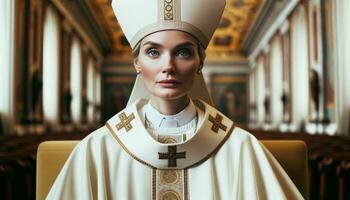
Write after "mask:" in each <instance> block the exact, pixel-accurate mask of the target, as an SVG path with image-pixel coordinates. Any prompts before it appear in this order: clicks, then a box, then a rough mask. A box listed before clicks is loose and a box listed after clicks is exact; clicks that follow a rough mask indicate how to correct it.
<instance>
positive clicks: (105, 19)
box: [89, 0, 264, 58]
mask: <svg viewBox="0 0 350 200" xmlns="http://www.w3.org/2000/svg"><path fill="white" fill-rule="evenodd" d="M89 1H90V5H91V6H92V8H93V10H94V12H95V14H96V17H97V18H98V21H99V23H101V25H102V26H103V28H104V29H105V31H106V33H107V35H108V37H109V38H110V40H111V41H112V42H113V47H114V51H116V52H118V53H120V54H124V55H125V54H129V53H130V47H129V44H128V42H127V40H126V38H125V37H124V35H123V33H122V31H121V29H120V26H119V24H118V22H117V20H116V18H115V15H114V13H113V9H112V7H111V0H89ZM263 1H264V0H227V3H226V4H227V5H226V8H225V11H224V14H223V17H222V20H221V22H220V25H219V28H218V29H217V30H216V32H215V34H214V36H213V39H212V40H211V42H210V44H209V46H208V50H207V56H208V57H209V58H211V57H213V58H220V57H222V58H225V57H231V56H234V55H237V54H239V50H240V45H241V43H242V40H243V39H244V36H245V34H246V33H247V31H248V29H249V27H250V26H251V24H252V23H253V22H254V20H255V17H256V15H257V14H258V11H259V10H260V7H261V6H262V4H263V3H262V2H263Z"/></svg>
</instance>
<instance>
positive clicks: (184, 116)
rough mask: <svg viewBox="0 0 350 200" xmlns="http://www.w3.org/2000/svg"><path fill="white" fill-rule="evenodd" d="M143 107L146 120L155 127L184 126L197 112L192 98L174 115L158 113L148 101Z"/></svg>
mask: <svg viewBox="0 0 350 200" xmlns="http://www.w3.org/2000/svg"><path fill="white" fill-rule="evenodd" d="M144 109H145V117H146V119H147V121H148V122H150V123H151V125H152V126H153V127H156V128H174V127H180V126H184V125H186V124H188V123H189V122H191V121H192V120H193V119H194V118H195V117H196V114H197V111H196V107H195V105H194V104H193V102H192V100H190V102H189V104H188V105H187V106H186V108H184V109H183V110H182V111H180V112H179V113H177V114H175V115H164V114H162V113H160V112H159V111H158V110H157V109H156V108H154V107H153V106H152V105H151V103H150V102H148V103H147V104H146V105H145V107H144Z"/></svg>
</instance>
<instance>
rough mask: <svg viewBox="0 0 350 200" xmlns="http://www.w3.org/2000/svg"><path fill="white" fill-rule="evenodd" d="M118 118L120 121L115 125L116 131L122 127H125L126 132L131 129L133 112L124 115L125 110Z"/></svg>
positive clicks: (133, 117)
mask: <svg viewBox="0 0 350 200" xmlns="http://www.w3.org/2000/svg"><path fill="white" fill-rule="evenodd" d="M119 119H120V122H119V123H118V124H117V126H116V127H117V130H118V131H119V130H120V129H122V128H125V130H126V132H128V131H130V130H131V129H132V125H131V121H132V120H134V119H135V116H134V113H131V115H129V116H126V114H125V112H122V113H121V114H120V115H119Z"/></svg>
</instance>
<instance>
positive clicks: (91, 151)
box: [47, 100, 303, 200]
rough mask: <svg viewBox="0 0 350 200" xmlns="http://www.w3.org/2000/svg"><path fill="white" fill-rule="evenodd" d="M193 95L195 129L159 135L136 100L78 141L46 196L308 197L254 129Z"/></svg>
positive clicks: (252, 199) (143, 197) (78, 197)
mask: <svg viewBox="0 0 350 200" xmlns="http://www.w3.org/2000/svg"><path fill="white" fill-rule="evenodd" d="M193 102H194V104H195V105H196V109H197V110H198V120H197V121H198V122H197V128H196V130H195V131H194V134H191V135H190V137H188V138H187V139H186V140H184V141H180V142H179V141H178V140H173V139H172V138H170V139H169V140H165V141H164V142H159V141H157V140H155V139H154V137H152V135H151V134H150V133H149V132H148V131H147V128H146V127H145V121H144V117H143V116H141V115H140V114H139V113H140V112H139V110H140V109H141V108H142V107H143V106H144V105H145V104H146V103H147V101H146V100H137V101H135V102H134V103H132V104H131V105H129V106H128V107H127V108H125V109H124V110H122V111H121V112H120V113H118V114H116V115H115V116H114V117H112V118H111V119H110V120H109V121H108V122H107V123H106V125H105V126H103V127H101V128H100V129H98V130H96V131H94V132H93V133H91V134H90V135H88V136H87V137H86V138H85V139H83V140H82V141H81V142H80V143H79V144H78V145H77V146H76V147H75V149H74V150H73V152H72V153H71V155H70V156H69V158H68V160H67V161H66V163H65V165H64V166H63V168H62V170H61V172H60V174H59V175H58V177H57V179H56V181H55V183H54V185H53V187H52V188H51V190H50V192H49V194H48V196H47V199H137V200H138V199H162V200H163V199H164V200H165V199H195V200H197V199H200V200H206V199H208V200H212V199H237V200H244V199H247V200H254V199H273V200H279V199H291V200H294V199H303V197H302V195H301V194H300V192H299V191H298V189H297V188H296V186H295V185H294V184H293V182H292V181H291V180H290V178H289V177H288V175H287V174H286V173H285V172H284V170H283V169H282V167H281V166H280V165H279V163H278V162H277V161H276V160H275V158H274V157H273V156H272V155H271V153H270V152H269V151H268V150H267V149H266V148H264V146H262V145H261V144H260V143H259V141H258V140H257V139H256V138H255V137H254V136H252V135H251V134H250V133H248V132H246V131H245V130H243V129H241V128H239V127H235V124H234V123H233V122H232V121H231V120H230V119H228V118H227V117H225V116H224V115H223V114H221V113H220V112H219V111H218V110H216V109H215V108H213V107H211V106H210V105H208V104H206V103H205V102H203V101H201V100H195V101H193Z"/></svg>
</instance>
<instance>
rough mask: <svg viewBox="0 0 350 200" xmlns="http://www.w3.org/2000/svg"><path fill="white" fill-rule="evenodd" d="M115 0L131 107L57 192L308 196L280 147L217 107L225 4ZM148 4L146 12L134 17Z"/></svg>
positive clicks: (82, 151) (79, 154)
mask: <svg viewBox="0 0 350 200" xmlns="http://www.w3.org/2000/svg"><path fill="white" fill-rule="evenodd" d="M112 5H113V7H114V10H115V12H116V15H117V18H118V20H119V23H120V25H121V27H122V29H123V31H124V33H125V35H126V37H127V38H128V40H129V41H130V44H131V46H132V48H133V56H134V66H135V69H136V71H137V73H138V76H137V81H136V83H135V87H134V90H133V92H132V95H131V97H130V100H129V104H128V106H127V107H126V108H125V109H124V110H122V111H121V112H120V113H118V114H116V115H115V116H114V117H112V118H111V119H110V120H109V121H108V122H107V123H106V126H104V127H102V128H100V129H98V130H96V131H95V132H93V133H92V134H90V135H89V136H87V137H86V138H85V139H84V140H82V141H81V142H80V143H79V145H78V146H77V147H76V148H75V150H74V151H73V153H72V154H71V156H70V157H69V159H68V160H67V162H66V164H65V166H64V167H63V169H62V171H61V173H60V174H59V176H58V178H57V180H56V182H55V183H54V185H53V187H52V189H51V191H50V193H49V195H48V199H201V200H202V199H302V196H301V194H300V193H299V191H298V190H297V189H296V187H295V186H294V184H293V183H292V181H291V180H290V179H289V178H288V176H287V175H286V174H285V172H284V171H283V170H282V168H281V167H280V166H279V164H278V163H277V162H276V161H275V159H274V158H273V157H272V156H271V154H270V153H269V152H267V150H265V149H264V148H263V147H262V146H261V145H260V143H259V142H258V141H257V140H256V139H255V138H254V137H253V136H252V135H250V134H249V133H247V132H245V131H244V130H242V129H240V128H238V127H235V126H234V123H233V122H232V121H231V120H230V119H228V118H227V117H225V116H224V115H223V114H221V113H220V112H219V111H217V110H216V109H215V108H213V107H211V106H210V105H209V104H210V103H211V101H210V98H209V95H208V92H207V89H206V88H205V85H204V82H203V76H202V74H201V70H202V66H203V61H204V58H205V54H204V49H205V48H206V47H207V45H208V42H209V40H210V38H211V36H212V34H213V32H214V30H215V27H216V26H217V24H218V22H219V19H220V17H221V14H222V11H223V8H224V5H225V1H224V0H216V1H214V0H191V1H188V0H186V1H175V0H162V1H158V0H153V1H150V0H120V1H114V2H113V3H112ZM169 6H170V7H169ZM154 7H156V8H154ZM127 8H128V9H127ZM130 8H132V9H130ZM130 10H132V11H130ZM141 11H144V12H146V13H144V16H145V18H147V19H145V18H142V19H138V20H135V19H130V16H134V17H135V16H137V13H141ZM203 16H207V17H209V18H208V19H207V18H206V19H205V22H206V23H203V19H204V18H201V17H203ZM154 19H156V22H155V20H154ZM201 99H202V100H201Z"/></svg>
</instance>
